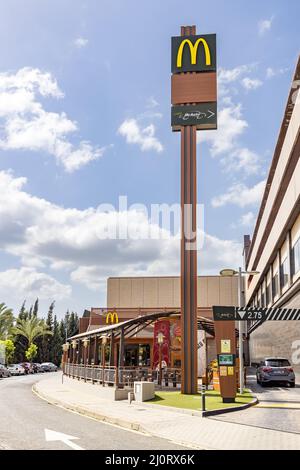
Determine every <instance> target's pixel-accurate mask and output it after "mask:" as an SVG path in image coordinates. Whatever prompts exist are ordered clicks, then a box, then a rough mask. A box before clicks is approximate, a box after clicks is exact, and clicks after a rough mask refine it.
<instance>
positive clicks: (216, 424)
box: [33, 374, 300, 450]
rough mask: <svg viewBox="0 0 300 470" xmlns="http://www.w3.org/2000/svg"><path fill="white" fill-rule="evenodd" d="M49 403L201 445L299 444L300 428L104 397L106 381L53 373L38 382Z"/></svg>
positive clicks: (288, 447) (274, 446)
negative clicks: (238, 421) (227, 419)
mask: <svg viewBox="0 0 300 470" xmlns="http://www.w3.org/2000/svg"><path fill="white" fill-rule="evenodd" d="M33 388H34V391H35V392H36V393H37V394H38V395H39V396H40V397H41V398H44V399H46V400H47V401H48V402H49V403H52V404H54V405H58V406H62V407H64V408H66V409H69V410H73V411H76V412H79V413H81V414H84V415H86V416H89V417H92V418H96V419H99V420H102V421H105V422H109V423H112V424H116V425H119V426H122V427H124V428H127V429H132V430H136V431H140V432H144V433H146V434H150V435H153V436H156V437H162V438H164V439H168V440H170V441H173V442H176V443H177V444H183V445H189V446H193V447H197V448H199V449H218V450H226V449H251V450H258V449H261V450H276V449H282V450H292V449H300V434H292V433H286V432H281V431H273V430H269V429H263V428H258V427H254V426H245V425H240V424H235V423H228V422H223V421H217V420H213V419H210V418H202V417H201V416H192V415H190V414H185V413H181V412H180V413H178V412H176V411H173V410H172V411H171V410H170V409H163V407H162V406H157V409H156V408H155V405H147V404H146V403H134V402H133V403H132V404H129V403H128V402H127V401H122V402H116V401H110V400H107V399H103V398H99V395H100V393H101V390H100V388H101V386H99V385H92V384H88V383H84V382H79V381H77V380H73V379H69V378H66V377H64V383H62V376H61V374H53V375H51V376H50V377H49V378H48V377H47V378H46V379H42V380H41V381H40V382H37V383H36V384H35V385H34V387H33Z"/></svg>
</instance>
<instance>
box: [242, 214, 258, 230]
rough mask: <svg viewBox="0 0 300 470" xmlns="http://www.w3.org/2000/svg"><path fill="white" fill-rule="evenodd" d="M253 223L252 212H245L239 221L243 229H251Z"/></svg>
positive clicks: (253, 216)
mask: <svg viewBox="0 0 300 470" xmlns="http://www.w3.org/2000/svg"><path fill="white" fill-rule="evenodd" d="M254 222H255V215H254V213H253V212H251V211H250V212H246V214H243V215H242V217H241V219H240V224H241V225H242V226H243V227H252V226H253V224H254Z"/></svg>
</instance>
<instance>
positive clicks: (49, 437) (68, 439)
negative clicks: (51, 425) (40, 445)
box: [45, 429, 84, 450]
mask: <svg viewBox="0 0 300 470" xmlns="http://www.w3.org/2000/svg"><path fill="white" fill-rule="evenodd" d="M45 439H46V441H47V442H53V441H61V442H63V443H64V444H66V445H67V446H69V447H71V448H72V449H73V450H84V449H83V448H82V447H80V446H79V445H77V444H75V442H73V440H74V439H79V437H75V436H69V435H68V434H64V433H62V432H57V431H52V430H51V429H45Z"/></svg>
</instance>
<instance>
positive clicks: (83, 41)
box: [74, 37, 89, 49]
mask: <svg viewBox="0 0 300 470" xmlns="http://www.w3.org/2000/svg"><path fill="white" fill-rule="evenodd" d="M88 43H89V40H88V39H86V38H82V37H79V38H76V39H75V41H74V45H75V46H76V47H78V49H82V48H83V47H85V46H87V45H88Z"/></svg>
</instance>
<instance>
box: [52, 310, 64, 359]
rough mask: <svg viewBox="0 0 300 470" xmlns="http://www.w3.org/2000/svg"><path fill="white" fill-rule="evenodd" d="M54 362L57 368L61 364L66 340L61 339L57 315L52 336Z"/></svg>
mask: <svg viewBox="0 0 300 470" xmlns="http://www.w3.org/2000/svg"><path fill="white" fill-rule="evenodd" d="M51 339H52V351H51V356H52V362H54V364H56V365H57V366H59V365H60V363H61V355H62V345H63V343H64V338H62V337H61V334H60V328H59V323H58V321H57V317H56V315H54V320H53V336H52V338H51Z"/></svg>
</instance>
